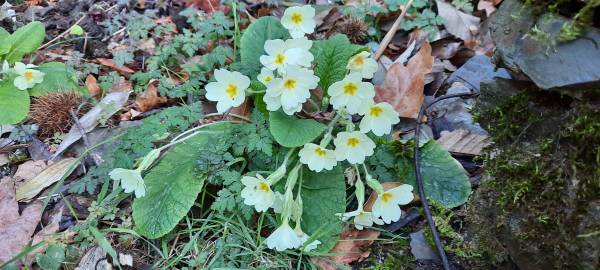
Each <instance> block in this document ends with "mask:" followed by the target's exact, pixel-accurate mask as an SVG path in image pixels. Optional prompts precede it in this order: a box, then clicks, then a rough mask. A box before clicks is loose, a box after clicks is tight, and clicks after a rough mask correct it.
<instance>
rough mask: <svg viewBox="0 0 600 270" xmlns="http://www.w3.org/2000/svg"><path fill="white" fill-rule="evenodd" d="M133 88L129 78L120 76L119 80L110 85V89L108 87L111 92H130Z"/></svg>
mask: <svg viewBox="0 0 600 270" xmlns="http://www.w3.org/2000/svg"><path fill="white" fill-rule="evenodd" d="M131 89H133V86H132V85H131V82H130V81H129V80H127V79H125V78H124V77H119V81H118V82H116V83H114V84H113V85H112V86H111V87H110V89H108V92H109V93H114V92H129V91H131Z"/></svg>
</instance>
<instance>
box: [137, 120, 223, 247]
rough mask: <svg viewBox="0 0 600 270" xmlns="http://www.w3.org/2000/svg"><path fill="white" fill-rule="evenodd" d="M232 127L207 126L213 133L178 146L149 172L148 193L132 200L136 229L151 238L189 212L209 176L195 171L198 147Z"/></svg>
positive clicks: (171, 227) (170, 228) (145, 179)
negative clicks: (199, 174)
mask: <svg viewBox="0 0 600 270" xmlns="http://www.w3.org/2000/svg"><path fill="white" fill-rule="evenodd" d="M230 128H231V126H230V125H226V124H221V125H217V126H212V127H210V128H206V129H205V130H206V131H211V133H210V134H202V133H201V134H198V135H196V136H194V137H193V138H190V139H189V140H187V141H185V142H182V143H181V144H179V145H177V146H175V147H174V148H173V149H172V150H170V151H169V152H168V153H167V154H166V155H165V156H164V158H163V159H162V160H161V161H160V162H159V163H158V165H156V166H155V167H154V168H152V169H151V170H150V172H149V173H148V174H146V176H145V177H144V181H145V183H146V196H144V197H141V198H137V199H135V201H134V203H133V220H134V221H135V225H136V231H138V232H139V233H140V234H141V235H143V236H146V237H148V238H151V239H155V238H158V237H161V236H163V235H165V234H167V233H168V232H170V231H171V230H172V229H173V228H174V227H175V226H176V225H177V223H178V222H179V221H180V220H181V219H182V218H183V217H184V216H185V215H186V214H187V213H188V211H189V210H190V208H191V207H192V205H193V204H194V201H195V200H196V197H197V196H198V193H200V191H201V190H202V186H203V185H204V181H205V180H206V178H205V177H204V176H198V175H197V174H196V173H194V168H196V163H197V154H198V151H200V149H201V148H202V147H203V145H204V144H205V143H207V142H209V141H210V138H211V137H217V136H223V134H224V133H226V132H228V130H229V129H230Z"/></svg>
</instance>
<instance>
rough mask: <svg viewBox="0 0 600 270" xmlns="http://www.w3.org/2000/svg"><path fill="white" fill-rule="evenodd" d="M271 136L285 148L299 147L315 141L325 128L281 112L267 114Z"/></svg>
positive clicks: (315, 122)
mask: <svg viewBox="0 0 600 270" xmlns="http://www.w3.org/2000/svg"><path fill="white" fill-rule="evenodd" d="M269 122H270V127H269V129H270V130H271V134H272V135H273V138H275V141H277V142H278V143H279V144H281V145H282V146H285V147H290V148H291V147H299V146H302V145H304V144H306V143H308V142H311V141H312V140H314V139H316V138H317V137H318V136H319V135H321V133H323V131H325V129H326V126H325V125H323V124H321V123H319V122H317V121H315V120H313V119H298V118H296V117H295V116H290V115H287V114H285V113H283V112H281V111H276V112H271V113H270V114H269Z"/></svg>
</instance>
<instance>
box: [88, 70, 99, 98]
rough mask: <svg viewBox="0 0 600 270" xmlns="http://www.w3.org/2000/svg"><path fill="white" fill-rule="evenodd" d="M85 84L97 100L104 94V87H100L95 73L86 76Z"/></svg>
mask: <svg viewBox="0 0 600 270" xmlns="http://www.w3.org/2000/svg"><path fill="white" fill-rule="evenodd" d="M85 86H86V87H87V89H88V92H89V93H90V95H91V96H92V97H94V98H95V99H96V100H98V99H100V96H102V89H101V88H100V85H98V81H97V80H96V77H94V75H92V74H89V75H87V77H85Z"/></svg>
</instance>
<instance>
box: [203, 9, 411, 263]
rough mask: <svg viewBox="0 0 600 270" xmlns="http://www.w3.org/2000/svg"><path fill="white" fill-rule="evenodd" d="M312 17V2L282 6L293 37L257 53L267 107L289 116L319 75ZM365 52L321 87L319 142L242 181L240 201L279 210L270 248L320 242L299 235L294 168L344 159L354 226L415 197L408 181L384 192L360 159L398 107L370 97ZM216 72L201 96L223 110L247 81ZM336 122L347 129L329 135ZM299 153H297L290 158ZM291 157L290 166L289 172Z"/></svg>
mask: <svg viewBox="0 0 600 270" xmlns="http://www.w3.org/2000/svg"><path fill="white" fill-rule="evenodd" d="M314 16H315V10H314V8H312V7H311V6H308V5H307V6H294V7H290V8H288V9H286V10H285V12H284V15H283V17H282V18H281V24H282V25H283V26H284V27H285V28H286V29H288V30H289V32H290V35H291V36H292V39H288V40H281V39H275V40H267V41H266V42H265V44H264V52H265V54H264V55H262V56H261V57H260V63H261V64H262V65H263V67H262V70H261V72H260V74H259V75H258V76H257V80H258V81H260V82H261V83H263V84H264V85H265V86H266V91H265V93H264V96H263V101H264V102H265V103H266V107H267V110H269V111H278V110H280V109H281V110H282V111H283V112H284V113H286V114H288V115H293V114H294V113H296V112H300V111H301V110H302V107H303V104H304V103H305V102H307V101H308V99H309V98H310V97H311V92H310V91H311V90H313V89H315V88H317V86H318V83H319V80H320V79H319V77H317V76H316V75H315V73H314V71H313V69H312V62H313V60H314V56H313V55H312V54H311V53H310V48H311V47H312V45H313V42H312V41H311V40H309V39H308V38H307V37H306V36H305V35H306V34H311V33H313V32H314V29H315V20H314ZM370 55H371V54H370V53H369V52H367V51H361V52H359V53H357V54H356V55H354V56H352V57H351V58H350V59H349V60H348V63H347V65H346V70H347V74H346V75H345V77H344V78H343V79H342V80H341V81H338V82H335V83H333V84H332V85H331V86H329V88H328V89H323V90H324V91H325V90H326V94H327V95H325V96H326V97H325V98H328V100H329V104H330V105H331V106H332V107H333V109H334V112H333V113H332V122H331V123H330V125H329V128H328V130H327V131H326V133H325V134H324V135H323V136H322V137H321V140H320V141H319V142H315V143H313V142H310V143H307V144H305V145H304V146H303V147H302V148H301V149H299V150H298V151H296V149H294V148H293V149H290V150H289V152H288V154H287V155H286V157H285V160H284V161H283V163H282V164H281V165H280V167H279V168H278V169H277V170H276V171H275V172H273V173H272V174H270V175H269V176H267V177H266V178H264V177H262V176H261V175H258V174H257V175H255V176H244V177H243V178H242V179H241V182H242V184H243V185H244V189H243V190H242V192H241V196H242V198H243V199H244V203H245V204H247V205H250V206H253V207H254V208H255V209H256V211H258V212H266V211H268V210H269V209H271V208H272V209H273V211H274V212H275V213H279V214H281V218H282V220H281V221H282V222H281V225H280V227H279V228H277V229H276V230H275V231H274V232H273V233H272V234H271V235H270V236H269V237H268V238H267V239H266V241H265V243H266V244H267V246H268V247H269V248H271V249H276V250H278V251H283V250H286V249H294V248H301V249H303V250H304V251H310V250H312V249H314V248H316V247H317V246H318V244H319V243H320V242H319V241H318V240H316V239H313V238H311V237H309V236H308V235H307V234H306V233H304V232H303V230H302V228H301V225H300V223H301V218H302V212H303V209H302V208H303V207H302V200H301V196H300V195H301V192H302V185H301V184H299V185H296V183H302V174H299V171H300V170H301V169H302V167H303V166H307V167H308V169H310V170H312V171H315V172H321V171H323V170H332V169H333V168H334V167H335V166H337V165H338V162H347V163H348V164H350V166H352V167H353V169H354V170H355V172H356V175H357V176H358V177H357V180H356V182H355V183H354V185H355V190H356V191H355V194H356V197H357V200H358V202H359V204H358V209H357V210H355V211H352V212H349V213H339V214H338V215H339V216H340V217H341V218H342V219H343V220H349V219H350V218H353V223H354V226H355V227H356V228H357V229H363V228H364V227H365V226H373V224H378V225H382V224H384V223H391V222H394V221H397V220H399V219H400V216H401V209H400V205H405V204H408V203H410V202H411V201H412V200H413V198H414V196H413V193H412V189H413V187H412V186H410V185H400V186H398V187H396V188H392V189H389V190H384V188H383V186H382V185H381V184H380V183H379V182H378V181H377V180H375V179H373V178H372V177H371V176H370V175H369V173H368V170H367V167H366V166H365V165H364V162H365V159H366V158H367V157H369V156H371V155H373V153H374V149H375V147H376V145H375V142H374V141H373V140H372V139H371V137H369V136H368V134H369V133H372V134H373V135H375V136H383V135H386V134H390V133H391V131H392V126H393V125H395V124H397V123H398V122H399V121H400V118H399V115H398V113H397V112H396V111H395V110H394V108H393V107H392V106H391V105H390V104H388V103H386V102H380V103H376V102H375V101H374V97H375V89H374V86H373V84H372V83H370V82H365V81H363V80H364V79H371V78H373V74H374V73H375V72H376V71H377V69H378V64H377V62H376V61H375V59H373V58H372V57H370ZM214 77H215V79H216V82H211V83H209V84H207V85H206V98H207V99H209V100H211V101H216V102H217V110H218V111H219V112H224V111H226V110H228V109H230V108H232V107H236V106H239V105H241V104H242V102H243V101H244V99H245V91H246V89H247V88H248V87H249V85H250V79H249V78H248V77H246V76H244V75H242V74H241V73H239V72H230V71H227V70H223V69H220V70H216V71H215V76H214ZM352 115H360V116H362V119H361V121H360V124H359V125H358V129H356V126H355V124H354V123H353V122H352V117H351V116H352ZM338 123H339V124H342V125H345V130H344V131H340V132H337V134H335V135H334V134H332V133H333V131H334V128H335V127H336V124H338ZM331 144H333V147H332V146H331ZM296 152H297V156H296V157H297V159H296V158H295V157H294V153H296ZM288 163H290V164H292V165H291V166H290V167H291V168H292V169H291V170H290V171H289V172H288ZM344 164H345V163H344ZM359 168H362V170H363V175H364V177H365V180H366V183H367V185H368V186H369V187H370V188H371V189H373V190H374V191H375V192H376V193H377V198H376V200H375V203H374V204H373V205H372V209H371V211H366V210H365V209H364V202H365V186H364V183H363V181H362V178H361V172H360V169H359ZM286 174H287V179H286V182H285V192H284V194H281V193H280V192H276V191H273V190H272V187H273V186H274V185H275V184H276V183H278V182H279V181H280V180H281V179H283V178H284V177H285V176H286ZM294 190H296V196H294ZM291 221H294V223H295V227H294V228H292V226H290V222H291ZM311 239H313V240H311ZM309 240H310V241H309Z"/></svg>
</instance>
